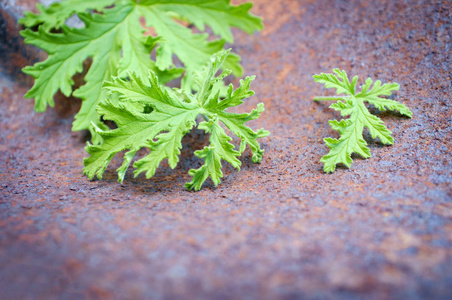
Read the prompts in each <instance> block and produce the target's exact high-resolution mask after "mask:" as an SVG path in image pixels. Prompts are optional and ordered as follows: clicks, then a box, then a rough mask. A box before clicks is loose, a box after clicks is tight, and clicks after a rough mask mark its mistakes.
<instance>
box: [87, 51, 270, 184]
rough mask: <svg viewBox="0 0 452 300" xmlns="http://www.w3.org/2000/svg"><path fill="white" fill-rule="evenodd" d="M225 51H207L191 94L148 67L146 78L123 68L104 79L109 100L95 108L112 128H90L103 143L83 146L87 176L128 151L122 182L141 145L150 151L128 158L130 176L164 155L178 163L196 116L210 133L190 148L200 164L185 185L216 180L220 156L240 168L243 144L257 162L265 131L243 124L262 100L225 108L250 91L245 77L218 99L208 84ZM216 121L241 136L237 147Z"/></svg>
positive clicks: (149, 168) (99, 174)
mask: <svg viewBox="0 0 452 300" xmlns="http://www.w3.org/2000/svg"><path fill="white" fill-rule="evenodd" d="M228 54H229V51H223V52H220V53H218V54H216V55H214V56H213V58H212V61H211V63H210V65H209V67H208V68H206V70H205V71H204V72H202V73H200V75H199V80H198V82H199V84H200V85H201V86H200V88H199V92H198V93H196V94H186V93H185V92H184V91H181V90H177V91H172V90H169V89H167V88H164V87H162V86H160V85H159V82H158V78H157V76H156V75H155V74H154V72H152V71H151V72H150V74H149V77H148V78H147V79H143V78H141V77H140V76H139V75H137V74H136V73H129V75H128V79H127V80H126V79H121V78H115V79H114V80H113V81H112V82H107V83H105V85H104V86H105V88H106V89H107V90H108V91H109V93H110V94H109V95H110V97H112V98H113V99H110V98H109V99H107V100H106V101H103V102H101V103H100V104H99V105H98V109H97V111H98V113H99V114H100V115H102V116H103V118H104V119H106V120H111V121H113V122H115V123H116V125H117V126H118V128H116V129H109V130H102V129H99V128H97V127H95V130H96V132H97V134H98V135H99V136H100V137H101V138H102V140H103V143H101V144H99V145H94V144H90V143H88V146H87V147H86V148H85V149H86V151H87V152H88V153H89V154H90V156H89V157H87V158H85V160H84V164H85V168H84V173H85V174H86V175H87V176H88V177H89V178H90V179H93V178H94V177H95V176H96V175H97V177H98V178H100V179H101V178H102V174H103V172H104V171H105V168H106V167H107V165H108V164H109V163H110V161H111V160H112V158H113V157H114V156H115V155H116V154H118V153H119V152H121V151H124V150H128V152H127V153H126V154H125V157H124V163H123V165H122V166H121V167H120V168H119V169H118V177H119V181H122V180H123V179H124V174H125V172H126V169H127V168H128V166H129V165H130V164H131V161H132V157H133V156H134V155H135V154H136V152H137V151H138V150H139V149H141V148H147V149H148V150H149V151H150V153H149V154H148V155H146V156H145V157H143V158H141V159H139V160H138V161H136V162H135V163H134V165H133V166H134V167H135V168H136V170H135V172H134V174H135V176H138V175H139V174H140V173H146V177H148V178H150V177H152V176H154V174H155V171H156V170H157V168H158V166H159V165H160V163H161V162H162V161H163V160H164V159H168V163H169V165H170V167H171V168H175V167H176V165H177V163H178V162H179V155H180V150H181V148H182V143H181V141H182V138H183V136H184V135H185V134H187V133H188V132H189V131H190V130H191V129H192V128H193V127H195V126H196V120H197V118H198V116H199V115H201V116H203V117H204V118H206V119H208V121H204V122H201V123H200V124H199V125H198V128H199V129H202V130H204V131H206V133H209V134H210V139H209V142H210V144H209V145H208V146H207V147H205V148H204V149H202V150H198V151H196V152H195V155H196V156H198V157H199V158H202V159H204V164H203V165H202V166H201V168H199V169H196V170H190V172H189V174H190V175H192V176H193V178H192V181H191V182H190V183H187V184H186V187H187V188H188V189H190V190H192V189H193V190H199V189H200V188H201V186H202V185H203V183H204V182H205V180H206V179H207V178H208V177H211V178H212V181H213V182H214V184H215V185H217V184H219V183H220V179H221V178H222V177H223V173H222V171H221V161H222V160H224V161H226V162H229V163H230V164H231V165H232V166H233V167H235V168H237V169H240V165H241V162H240V160H238V158H237V157H238V156H240V154H241V153H242V152H243V150H244V146H246V145H247V144H248V145H250V148H251V150H252V152H253V161H255V162H260V161H261V159H262V154H263V152H264V151H263V150H262V149H261V148H260V145H259V143H258V142H257V139H258V138H261V137H264V136H267V135H269V132H268V131H265V130H263V129H261V130H259V131H258V132H254V131H253V130H252V129H251V128H249V127H248V126H246V124H245V123H246V122H248V121H251V120H254V119H257V118H258V117H259V116H260V114H261V113H262V112H263V111H264V107H263V104H259V105H258V108H257V109H255V110H253V111H252V112H251V113H250V114H236V113H230V112H226V111H225V110H226V109H227V108H229V107H233V106H236V105H238V104H237V103H238V102H242V101H243V99H245V98H247V97H250V96H251V95H253V94H254V93H253V92H252V91H250V90H249V80H251V79H247V80H245V81H244V82H242V84H241V86H240V87H239V88H238V89H237V90H236V91H235V92H234V91H231V92H230V93H229V94H228V96H227V97H226V98H224V99H221V98H220V97H218V92H216V91H215V89H214V85H215V84H216V83H217V82H218V81H219V80H221V79H222V78H223V77H224V76H225V75H226V74H229V73H230V72H228V71H225V72H224V73H223V74H222V75H220V76H217V77H216V76H215V74H216V73H217V71H218V70H219V69H220V68H221V66H222V63H223V62H224V61H226V59H227V56H228ZM230 89H231V90H232V87H231V88H230ZM137 104H138V105H141V107H149V108H150V109H149V111H148V112H142V111H140V110H139V109H136V105H137ZM220 122H221V123H223V124H224V125H225V126H226V127H228V128H229V129H230V130H231V131H232V132H233V133H235V134H236V135H237V136H238V137H239V138H240V139H241V140H242V145H241V146H240V149H239V150H240V151H238V150H235V146H234V145H233V144H232V143H231V140H232V138H231V137H230V136H228V135H227V134H226V131H225V130H224V128H223V127H222V125H221V124H220Z"/></svg>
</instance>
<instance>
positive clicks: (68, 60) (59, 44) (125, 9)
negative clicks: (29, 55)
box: [21, 1, 180, 130]
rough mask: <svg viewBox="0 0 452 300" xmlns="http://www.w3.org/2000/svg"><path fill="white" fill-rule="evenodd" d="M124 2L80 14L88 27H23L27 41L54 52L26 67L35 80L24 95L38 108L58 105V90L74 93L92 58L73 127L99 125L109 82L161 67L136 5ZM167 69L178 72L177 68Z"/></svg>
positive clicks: (143, 73)
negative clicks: (154, 58)
mask: <svg viewBox="0 0 452 300" xmlns="http://www.w3.org/2000/svg"><path fill="white" fill-rule="evenodd" d="M121 3H122V4H121V5H119V4H118V5H117V6H116V7H114V8H112V9H108V10H105V11H104V14H102V15H100V14H92V15H91V14H80V15H79V16H80V18H81V19H82V20H83V22H84V23H85V25H86V28H69V27H67V26H66V25H63V33H61V34H59V33H58V34H54V33H48V32H46V31H45V30H44V29H43V28H42V27H40V28H39V31H38V32H33V31H31V30H30V29H27V30H25V31H22V33H21V34H22V36H24V37H25V42H26V43H29V44H33V45H36V46H39V47H41V48H42V49H44V50H45V51H46V52H47V53H49V57H48V58H47V59H46V60H45V61H43V62H39V63H37V64H35V65H34V66H32V67H26V68H24V70H23V71H24V72H25V73H26V74H29V75H32V76H33V77H34V78H35V84H34V86H33V87H32V88H31V89H30V90H29V91H28V93H27V94H26V95H25V97H26V98H35V102H36V103H35V109H36V111H44V110H45V109H46V106H47V104H49V105H50V106H53V105H54V102H53V95H54V94H55V93H56V92H57V91H58V90H59V89H60V90H61V91H62V92H63V94H64V95H66V96H69V95H71V93H72V85H73V83H74V82H73V80H72V76H74V75H75V74H76V73H79V72H81V71H82V64H83V61H85V60H86V59H87V58H88V57H91V58H92V65H91V67H90V69H89V71H88V73H87V74H86V76H85V81H86V84H85V85H83V86H82V87H80V88H79V89H77V90H76V91H74V96H76V97H79V98H81V99H82V107H81V109H80V111H79V113H78V114H77V115H76V117H75V121H74V124H73V130H83V129H88V128H89V125H90V123H91V122H94V123H95V124H97V125H99V122H100V118H99V115H98V114H97V112H96V110H95V108H96V105H97V104H98V103H99V102H101V101H102V100H104V99H105V96H106V92H105V91H102V84H103V82H104V81H105V80H108V79H109V78H111V76H116V75H122V74H125V73H126V72H128V71H132V70H133V71H135V72H137V73H138V74H140V75H141V76H147V73H148V70H149V69H154V70H156V71H158V70H157V68H156V67H155V63H154V62H153V61H152V60H151V59H150V55H149V53H150V51H151V49H150V45H151V43H150V40H149V39H146V38H145V37H144V36H142V33H143V32H144V29H140V30H137V29H136V28H141V27H140V24H139V20H138V17H139V16H138V15H137V12H136V10H135V5H133V4H132V3H130V2H129V1H123V2H121ZM121 52H122V53H121ZM159 73H162V72H159ZM168 73H171V74H172V75H175V76H177V71H176V72H175V71H169V72H168ZM179 73H180V71H179ZM162 77H165V76H164V75H162ZM169 77H171V75H170V76H169ZM168 79H169V78H168Z"/></svg>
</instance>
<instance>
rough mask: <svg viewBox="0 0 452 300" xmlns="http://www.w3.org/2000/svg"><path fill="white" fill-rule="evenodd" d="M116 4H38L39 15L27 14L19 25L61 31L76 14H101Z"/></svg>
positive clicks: (80, 0) (108, 0) (70, 0)
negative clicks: (46, 5)
mask: <svg viewBox="0 0 452 300" xmlns="http://www.w3.org/2000/svg"><path fill="white" fill-rule="evenodd" d="M115 2H116V0H95V1H86V0H66V1H61V2H55V3H52V4H51V5H49V6H48V7H44V5H42V4H41V3H38V4H37V9H38V11H39V14H34V13H32V12H25V16H24V17H23V18H21V19H20V20H19V22H18V23H19V24H23V25H25V27H34V26H38V25H41V28H42V29H43V30H45V31H47V32H48V31H50V30H51V29H60V28H61V27H62V26H63V25H64V24H65V22H66V20H67V19H68V18H70V17H71V16H73V15H74V14H76V13H77V14H78V13H85V12H86V11H87V10H97V11H99V12H101V11H103V10H104V8H105V7H107V6H110V5H112V4H114V3H115Z"/></svg>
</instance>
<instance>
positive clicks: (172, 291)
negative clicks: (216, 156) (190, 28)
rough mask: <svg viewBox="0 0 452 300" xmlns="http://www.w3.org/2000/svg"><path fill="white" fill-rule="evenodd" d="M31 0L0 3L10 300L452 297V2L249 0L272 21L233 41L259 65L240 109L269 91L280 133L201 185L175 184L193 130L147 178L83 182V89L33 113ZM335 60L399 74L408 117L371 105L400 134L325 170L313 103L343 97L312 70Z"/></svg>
mask: <svg viewBox="0 0 452 300" xmlns="http://www.w3.org/2000/svg"><path fill="white" fill-rule="evenodd" d="M34 2H35V1H33V0H31V1H24V0H21V1H16V6H15V7H11V6H10V5H9V4H10V3H12V2H11V1H10V0H8V1H6V0H0V3H1V4H0V10H1V19H0V20H1V22H0V38H1V40H0V41H1V45H0V48H1V62H2V65H3V66H2V67H1V69H2V72H3V73H2V75H1V77H0V99H1V100H0V168H1V173H0V183H1V184H0V298H1V299H56V298H59V299H80V298H88V299H114V298H116V299H140V298H149V299H167V298H189V299H205V298H215V299H257V298H261V299H270V298H279V299H292V298H313V299H325V298H343V299H357V298H370V299H377V298H378V299H381V298H392V299H396V298H397V299H419V298H429V299H432V298H436V299H446V298H449V299H450V298H451V297H452V250H451V249H452V248H451V247H452V191H451V186H452V176H451V137H452V121H451V120H452V112H451V105H452V101H451V94H452V79H451V77H452V67H451V63H452V49H451V47H452V39H451V35H452V33H451V31H452V29H451V25H452V15H451V11H452V2H451V1H431V0H413V1H377V2H378V3H376V2H374V1H358V0H353V1H339V0H336V1H333V0H331V1H330V0H319V1H313V0H312V1H302V0H300V1H295V0H286V1H284V0H279V1H270V0H259V1H257V0H256V1H254V2H255V7H254V8H253V12H254V13H255V14H257V15H260V16H262V17H263V18H264V20H265V29H264V31H262V32H261V33H258V34H255V35H253V36H248V35H246V34H244V33H241V32H239V31H235V36H236V43H235V45H234V46H233V48H234V50H235V51H236V52H238V53H239V54H240V55H241V56H242V58H243V65H244V67H245V68H246V73H247V74H248V75H250V74H256V75H257V79H256V81H255V83H254V85H253V88H254V90H255V91H256V92H257V94H256V96H254V97H253V98H251V99H250V100H248V101H247V102H246V103H245V104H244V105H242V107H240V111H249V110H251V108H253V107H255V106H256V104H257V103H259V102H264V103H265V106H266V109H267V110H266V112H265V113H264V114H263V116H262V117H261V119H259V120H257V121H254V124H253V127H254V128H256V129H257V128H260V127H264V128H265V129H268V130H270V131H271V132H272V135H271V137H268V138H264V139H262V144H263V147H264V149H265V156H264V160H263V162H262V164H260V165H256V164H253V163H252V162H251V157H250V152H249V151H247V152H246V153H245V155H244V157H243V158H242V162H243V167H242V170H241V171H240V172H239V173H237V172H236V171H234V170H233V169H232V168H231V167H229V166H225V168H224V173H225V177H224V180H223V182H222V184H221V185H220V186H218V187H217V188H215V187H214V186H213V185H212V183H211V182H210V181H209V182H208V183H207V184H206V185H205V186H204V188H203V189H202V190H201V191H200V192H197V193H194V192H187V191H186V190H185V189H184V187H183V184H184V182H186V181H188V180H189V176H188V175H187V172H188V170H189V169H190V168H192V167H197V166H198V165H199V164H200V161H199V160H198V159H196V158H193V153H192V152H193V150H195V149H200V148H201V147H202V145H203V143H204V141H203V138H204V136H203V135H202V134H201V133H199V132H194V133H193V134H191V135H189V136H188V137H187V138H186V139H185V140H184V142H185V143H186V145H187V146H185V147H184V150H183V153H182V156H181V162H182V163H181V164H180V165H179V166H178V167H177V168H176V170H174V171H173V170H171V169H170V168H169V167H168V166H167V165H166V164H165V166H163V167H162V168H161V169H160V170H159V171H158V172H157V174H156V176H155V177H154V178H152V179H150V180H146V179H145V178H143V177H142V176H140V177H139V178H137V179H133V178H132V176H131V175H132V174H131V172H130V171H129V172H128V175H127V178H126V181H125V182H124V184H122V185H121V184H118V183H117V182H116V176H115V173H114V169H115V168H114V167H115V166H118V165H119V164H120V160H115V161H114V164H113V166H111V167H109V168H108V170H107V171H106V173H105V176H104V180H102V181H93V182H90V181H89V180H88V179H87V178H86V177H84V176H83V175H82V165H83V164H82V160H83V157H84V156H85V155H86V154H85V152H84V150H83V147H84V145H85V142H86V137H85V134H84V133H71V122H72V117H73V116H72V114H71V109H72V110H73V104H71V103H74V100H66V99H63V98H61V97H59V99H58V101H57V102H58V103H57V109H48V111H47V112H45V113H41V114H35V113H34V111H33V102H32V101H30V100H24V99H23V94H24V93H25V92H26V90H27V88H28V87H29V86H30V83H31V81H30V79H29V78H28V79H26V78H25V77H24V76H21V75H18V74H19V73H18V72H17V67H21V66H23V65H25V64H27V56H28V58H29V59H30V60H36V57H37V56H39V55H40V54H39V53H38V52H37V51H36V50H33V49H29V50H26V51H24V50H21V49H23V47H21V46H20V45H19V46H18V44H17V43H19V42H20V38H18V37H17V32H16V31H15V30H16V28H15V26H14V20H13V19H14V17H15V16H17V15H20V13H21V12H23V9H24V8H27V9H28V8H31V7H33V5H34ZM236 3H237V2H236ZM32 4H33V5H32ZM14 37H15V38H14ZM334 67H339V68H341V69H344V70H346V71H347V72H348V73H349V75H359V76H360V80H361V83H362V82H363V79H365V78H366V77H368V76H370V77H372V78H373V79H381V80H382V81H383V82H389V81H395V82H398V83H400V85H401V90H400V91H399V92H397V93H396V95H395V97H394V99H396V100H398V101H401V102H403V103H405V104H406V105H407V106H408V107H409V108H411V109H412V111H413V113H414V117H413V119H407V118H404V117H401V116H400V115H398V114H397V113H391V112H385V113H378V112H377V111H375V110H372V111H373V112H374V113H377V114H378V115H379V116H380V117H381V118H382V119H383V120H384V122H385V123H386V125H387V126H388V128H389V129H390V130H392V131H393V136H394V138H395V144H394V145H393V146H382V145H381V144H380V143H379V142H378V141H372V140H371V138H370V136H369V135H368V134H367V133H366V136H365V138H366V140H367V141H368V143H369V146H370V149H371V153H372V158H370V159H367V160H363V159H360V158H356V159H355V161H354V163H353V165H352V167H351V169H344V168H338V170H337V171H336V172H335V173H334V174H332V175H331V174H324V173H323V172H322V164H321V163H319V159H320V158H321V156H323V155H325V154H326V153H327V150H328V149H327V147H326V146H325V145H324V143H323V141H322V139H323V138H324V137H328V136H332V137H338V134H337V132H335V131H333V130H332V129H331V128H330V127H329V125H328V120H329V119H333V118H339V114H338V113H337V112H335V111H333V110H331V109H328V103H314V102H313V101H312V98H313V97H314V96H316V95H329V94H331V93H333V91H326V90H324V89H323V88H322V86H321V85H320V84H315V83H314V82H313V80H312V75H313V74H316V73H320V72H329V71H331V69H332V68H334ZM234 82H235V83H237V82H238V80H237V79H236V80H234Z"/></svg>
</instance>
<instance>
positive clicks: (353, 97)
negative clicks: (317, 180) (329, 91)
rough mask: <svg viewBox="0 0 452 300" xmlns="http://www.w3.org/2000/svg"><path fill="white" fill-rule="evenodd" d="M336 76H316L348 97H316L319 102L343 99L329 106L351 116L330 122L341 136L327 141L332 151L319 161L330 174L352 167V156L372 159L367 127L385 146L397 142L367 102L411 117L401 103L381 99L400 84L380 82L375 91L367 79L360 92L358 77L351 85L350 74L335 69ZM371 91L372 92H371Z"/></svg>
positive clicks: (327, 86) (317, 80) (377, 82)
mask: <svg viewBox="0 0 452 300" xmlns="http://www.w3.org/2000/svg"><path fill="white" fill-rule="evenodd" d="M333 71H334V73H335V74H324V73H322V74H320V75H314V79H315V81H316V82H319V83H323V84H325V87H326V88H335V89H336V90H337V94H345V95H346V96H341V97H324V98H321V97H319V98H315V99H314V100H316V101H322V100H342V101H343V102H342V101H338V102H337V103H334V104H332V105H331V106H330V108H333V109H334V110H337V111H340V112H341V115H342V116H348V115H350V118H349V119H347V120H341V121H340V122H339V121H337V120H331V121H330V125H331V127H332V128H333V129H334V130H337V131H339V133H340V134H341V137H340V139H339V140H337V139H333V138H325V139H324V141H325V143H326V145H327V146H328V147H329V148H330V152H329V153H328V154H327V155H325V156H323V157H322V159H321V160H320V161H321V162H323V163H324V167H323V170H324V171H325V172H327V173H331V172H334V170H335V169H336V165H337V164H339V163H342V164H344V165H345V166H347V167H348V168H350V166H351V163H352V158H351V154H352V153H357V154H359V155H361V156H362V157H364V158H369V157H370V150H369V148H367V147H366V145H367V143H366V141H365V140H364V138H363V130H364V127H367V128H368V129H369V131H370V135H371V136H372V138H377V137H378V138H379V139H380V141H381V142H382V143H383V144H387V145H392V144H393V143H394V139H393V138H392V136H391V131H389V129H388V128H386V126H385V125H384V123H383V121H382V120H381V119H380V118H379V117H377V116H374V115H372V114H370V112H369V110H368V109H367V107H366V106H365V104H364V101H367V102H369V103H370V104H372V105H374V106H375V107H376V108H378V109H379V110H380V111H385V110H386V109H389V110H397V111H399V112H400V113H401V114H402V115H405V116H407V117H410V118H411V117H412V113H411V111H410V110H409V109H408V108H407V107H406V106H405V105H403V104H402V103H399V102H397V101H393V100H390V99H386V98H381V97H380V96H390V95H391V93H392V92H393V91H396V90H398V89H399V85H398V84H397V83H386V84H383V85H381V81H379V80H377V81H375V83H374V85H373V87H372V89H370V87H371V85H372V82H373V81H372V79H370V78H367V80H366V83H365V84H364V86H363V87H362V90H361V92H359V93H357V91H356V83H357V81H358V76H355V77H353V79H352V81H351V82H350V81H349V79H348V77H347V73H345V71H340V70H339V69H334V70H333ZM369 89H370V90H369Z"/></svg>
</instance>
